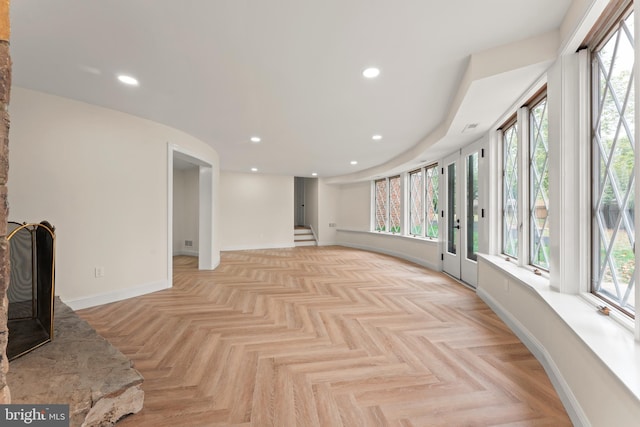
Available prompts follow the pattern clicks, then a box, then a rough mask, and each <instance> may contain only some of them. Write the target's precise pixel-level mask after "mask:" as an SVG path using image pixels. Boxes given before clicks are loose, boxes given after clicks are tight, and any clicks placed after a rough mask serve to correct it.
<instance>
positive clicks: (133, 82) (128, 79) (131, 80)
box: [118, 74, 140, 86]
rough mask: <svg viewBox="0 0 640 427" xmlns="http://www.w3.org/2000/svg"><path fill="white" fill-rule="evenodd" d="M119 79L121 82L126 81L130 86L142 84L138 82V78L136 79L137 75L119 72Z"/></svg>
mask: <svg viewBox="0 0 640 427" xmlns="http://www.w3.org/2000/svg"><path fill="white" fill-rule="evenodd" d="M118 80H119V81H120V82H121V83H124V84H126V85H129V86H138V85H139V84H140V83H139V82H138V79H136V78H135V77H131V76H127V75H126V74H119V75H118Z"/></svg>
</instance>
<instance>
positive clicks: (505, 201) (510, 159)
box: [502, 124, 518, 258]
mask: <svg viewBox="0 0 640 427" xmlns="http://www.w3.org/2000/svg"><path fill="white" fill-rule="evenodd" d="M502 146H503V162H504V164H503V167H504V169H503V172H504V176H503V179H502V185H503V187H502V252H504V253H505V254H507V255H509V256H511V257H514V258H517V257H518V128H517V125H516V124H513V125H511V126H509V127H508V128H507V129H505V130H504V133H503V137H502Z"/></svg>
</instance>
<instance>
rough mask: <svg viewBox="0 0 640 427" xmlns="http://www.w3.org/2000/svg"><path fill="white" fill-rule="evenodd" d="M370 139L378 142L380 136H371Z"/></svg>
mask: <svg viewBox="0 0 640 427" xmlns="http://www.w3.org/2000/svg"><path fill="white" fill-rule="evenodd" d="M371 139H373V140H374V141H380V140H381V139H382V135H373V136H372V137H371Z"/></svg>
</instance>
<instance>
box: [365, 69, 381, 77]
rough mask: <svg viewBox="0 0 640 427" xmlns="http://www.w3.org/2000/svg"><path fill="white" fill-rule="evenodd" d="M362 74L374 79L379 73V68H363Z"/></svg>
mask: <svg viewBox="0 0 640 427" xmlns="http://www.w3.org/2000/svg"><path fill="white" fill-rule="evenodd" d="M362 75H363V76H365V77H366V78H368V79H374V78H376V77H378V76H379V75H380V69H379V68H376V67H369V68H365V69H364V70H363V71H362Z"/></svg>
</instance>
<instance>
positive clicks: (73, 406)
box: [7, 298, 144, 427]
mask: <svg viewBox="0 0 640 427" xmlns="http://www.w3.org/2000/svg"><path fill="white" fill-rule="evenodd" d="M142 381H143V378H142V375H140V373H139V372H138V371H137V370H135V369H134V368H133V367H132V363H131V361H130V360H129V359H128V358H127V357H126V356H124V355H123V354H122V353H121V352H120V351H119V350H118V349H116V348H115V347H113V346H112V345H111V344H110V343H109V342H108V341H106V340H105V339H104V338H102V337H101V336H100V335H98V333H97V332H96V331H95V330H94V329H93V328H92V327H91V326H90V325H89V324H88V323H87V322H86V321H84V320H82V319H81V318H80V317H78V316H77V315H76V314H75V312H74V311H73V310H71V308H69V307H68V306H67V305H65V304H64V303H63V302H62V301H60V299H59V298H56V302H55V319H54V339H53V341H52V342H50V343H48V344H45V345H44V346H42V347H40V348H38V349H36V350H34V351H32V352H31V353H29V354H27V355H25V356H22V357H20V358H18V359H16V360H13V361H12V362H11V363H10V364H9V373H8V374H7V383H8V384H9V388H10V389H11V403H29V404H52V403H62V404H69V405H70V406H69V415H70V418H71V426H78V427H80V426H83V427H84V426H87V427H89V426H111V425H113V424H115V423H116V422H117V421H118V420H119V419H120V418H122V417H123V416H125V415H128V414H132V413H136V412H138V411H140V410H141V409H142V404H143V401H144V392H143V391H142V389H141V385H142Z"/></svg>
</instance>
